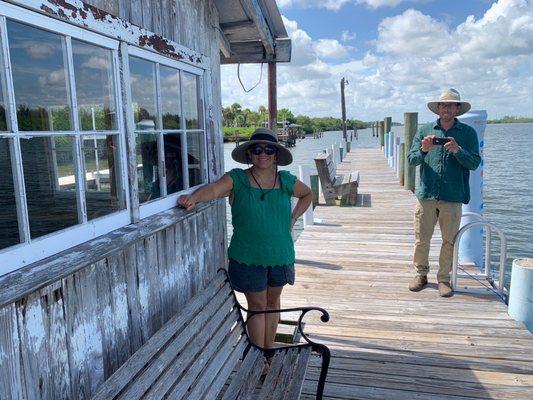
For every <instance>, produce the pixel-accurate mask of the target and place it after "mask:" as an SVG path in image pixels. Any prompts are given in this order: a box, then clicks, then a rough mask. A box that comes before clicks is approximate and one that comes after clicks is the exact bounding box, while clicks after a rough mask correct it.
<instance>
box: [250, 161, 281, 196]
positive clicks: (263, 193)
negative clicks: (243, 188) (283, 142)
mask: <svg viewBox="0 0 533 400" xmlns="http://www.w3.org/2000/svg"><path fill="white" fill-rule="evenodd" d="M250 174H251V175H252V178H253V179H254V181H255V183H256V184H257V186H259V189H260V190H261V200H265V195H266V194H267V193H269V192H270V191H272V190H273V189H274V187H275V186H276V182H277V180H278V173H277V172H276V177H275V178H274V184H273V185H272V187H271V188H270V190H268V191H266V192H265V191H264V190H263V188H262V187H261V185H260V184H259V182H257V179H255V175H254V173H253V172H252V169H251V168H250Z"/></svg>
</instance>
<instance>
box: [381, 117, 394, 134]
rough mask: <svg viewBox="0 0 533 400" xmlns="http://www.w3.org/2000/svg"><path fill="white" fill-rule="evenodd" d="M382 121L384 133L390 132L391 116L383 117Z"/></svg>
mask: <svg viewBox="0 0 533 400" xmlns="http://www.w3.org/2000/svg"><path fill="white" fill-rule="evenodd" d="M383 123H384V124H385V133H387V132H390V131H391V129H392V117H385V118H383Z"/></svg>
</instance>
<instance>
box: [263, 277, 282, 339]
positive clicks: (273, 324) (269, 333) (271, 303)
mask: <svg viewBox="0 0 533 400" xmlns="http://www.w3.org/2000/svg"><path fill="white" fill-rule="evenodd" d="M282 290H283V286H269V287H268V288H267V290H266V292H267V295H266V297H267V304H266V309H267V310H279V308H280V307H281V303H280V297H281V291H282ZM278 322H279V313H272V314H265V344H264V346H265V349H271V348H272V347H274V339H275V338H276V331H277V329H278Z"/></svg>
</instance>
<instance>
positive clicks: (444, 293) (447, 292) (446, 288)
mask: <svg viewBox="0 0 533 400" xmlns="http://www.w3.org/2000/svg"><path fill="white" fill-rule="evenodd" d="M439 296H440V297H452V296H453V289H452V287H451V286H450V284H449V283H448V282H439Z"/></svg>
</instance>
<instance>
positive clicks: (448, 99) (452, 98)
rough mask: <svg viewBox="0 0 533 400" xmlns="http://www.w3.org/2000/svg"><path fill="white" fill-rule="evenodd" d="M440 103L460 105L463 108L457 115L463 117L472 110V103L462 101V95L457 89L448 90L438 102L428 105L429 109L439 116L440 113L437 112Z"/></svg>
mask: <svg viewBox="0 0 533 400" xmlns="http://www.w3.org/2000/svg"><path fill="white" fill-rule="evenodd" d="M439 103H459V104H460V105H461V108H460V109H459V113H458V114H457V115H462V114H464V113H465V112H468V110H470V103H469V102H467V101H461V95H460V94H459V92H458V91H457V90H455V89H448V90H446V91H444V92H443V93H442V94H441V95H440V98H439V99H438V100H437V101H430V102H429V103H428V108H429V109H430V110H431V111H433V112H434V113H435V114H438V113H439V112H438V110H437V106H438V104H439Z"/></svg>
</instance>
